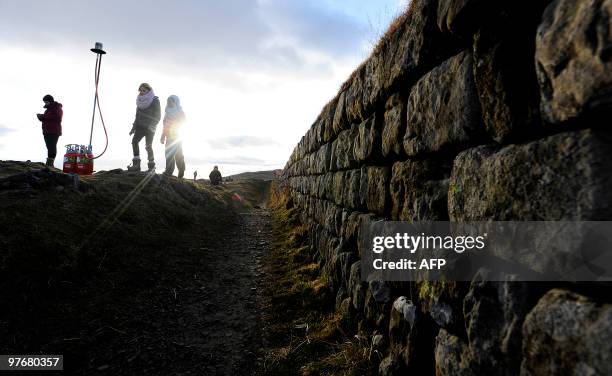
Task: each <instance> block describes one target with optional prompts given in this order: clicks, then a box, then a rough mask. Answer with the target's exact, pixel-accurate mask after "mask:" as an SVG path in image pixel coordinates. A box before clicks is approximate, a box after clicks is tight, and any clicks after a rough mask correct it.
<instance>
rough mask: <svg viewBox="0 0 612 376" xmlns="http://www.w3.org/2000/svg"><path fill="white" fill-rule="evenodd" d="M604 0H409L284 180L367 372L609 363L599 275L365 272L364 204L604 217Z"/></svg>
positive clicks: (607, 203) (372, 210)
mask: <svg viewBox="0 0 612 376" xmlns="http://www.w3.org/2000/svg"><path fill="white" fill-rule="evenodd" d="M611 16H612V0H554V1H553V0H535V1H531V2H528V3H525V2H519V1H512V0H500V1H495V2H493V1H488V0H413V1H412V2H411V5H410V8H409V9H408V11H407V12H406V14H405V15H403V16H402V17H400V18H399V19H398V20H397V22H396V23H395V24H394V25H392V27H391V29H390V30H389V31H388V32H387V34H386V35H385V36H384V38H383V39H382V40H381V42H380V44H379V45H378V46H377V48H376V49H375V51H374V52H373V54H372V56H371V57H370V58H369V59H368V60H367V61H365V62H364V63H363V64H362V65H361V66H360V67H359V68H358V69H357V70H356V71H355V72H354V74H353V75H352V76H351V77H350V78H349V80H348V81H347V82H346V83H345V84H344V85H343V87H342V89H341V91H340V93H339V94H338V95H337V96H336V97H334V98H333V99H332V100H331V101H330V102H329V103H328V104H327V105H326V106H325V107H324V108H323V110H322V112H321V114H320V115H319V117H318V118H317V119H316V121H315V122H314V123H313V124H312V126H311V128H310V129H309V130H308V132H307V133H306V134H305V135H304V136H303V137H302V139H301V140H300V142H299V143H298V145H297V146H296V147H295V149H294V151H293V153H292V154H291V156H290V158H289V161H288V162H287V164H286V166H285V168H284V171H283V175H282V179H281V180H282V185H283V186H284V187H286V188H287V189H288V190H289V192H290V194H291V196H292V198H293V200H292V201H293V203H294V205H296V206H297V207H299V208H300V209H301V213H302V218H301V220H302V221H303V223H304V224H306V225H307V226H308V229H309V242H310V245H311V248H312V250H313V255H314V257H316V259H317V260H318V262H320V264H321V265H322V266H323V268H324V270H325V272H326V273H327V274H328V275H329V277H330V281H331V284H332V286H331V288H332V289H333V290H334V293H335V295H336V307H337V309H338V310H339V311H340V312H341V313H342V314H343V315H344V317H345V319H346V323H347V324H346V325H348V326H349V327H351V328H352V329H353V330H355V331H356V332H357V333H359V335H361V336H367V337H368V338H369V339H370V340H371V341H372V346H373V347H374V348H376V349H377V350H378V353H379V354H383V356H382V357H381V359H379V361H380V367H379V370H380V373H381V374H384V375H387V374H403V372H406V371H412V372H416V374H434V373H435V374H437V375H475V374H487V375H515V374H521V375H548V374H584V375H609V374H612V361H610V359H612V345H611V343H612V342H610V341H609V340H607V338H610V335H611V334H612V298H611V297H610V295H609V293H606V291H608V292H609V290H608V289H609V286H604V285H601V284H597V285H596V284H586V285H584V284H579V285H569V284H566V285H554V284H549V285H545V284H541V283H537V284H536V283H531V284H530V283H524V282H519V281H515V280H513V278H512V276H508V277H507V281H505V282H497V283H493V282H487V281H486V272H485V271H483V272H482V273H483V274H482V275H479V276H478V277H476V278H475V279H474V281H472V283H468V284H465V283H453V282H446V283H441V282H439V283H418V284H408V283H386V282H381V281H372V282H369V283H364V282H362V281H361V279H360V268H361V266H360V261H359V250H358V244H357V240H356V239H357V237H358V232H359V226H360V224H361V223H362V222H363V221H370V220H376V219H393V220H404V221H420V220H453V221H459V220H610V219H612V131H611V130H610V127H609V123H610V119H611V117H610V114H611V113H612V111H611V110H612V59H611V58H612V26H611V25H612V24H611V23H610V17H611Z"/></svg>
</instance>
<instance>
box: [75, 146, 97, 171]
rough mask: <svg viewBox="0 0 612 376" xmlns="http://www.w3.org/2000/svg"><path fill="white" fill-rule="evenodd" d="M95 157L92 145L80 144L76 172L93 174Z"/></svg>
mask: <svg viewBox="0 0 612 376" xmlns="http://www.w3.org/2000/svg"><path fill="white" fill-rule="evenodd" d="M93 158H94V156H93V153H92V150H91V147H87V146H85V145H80V146H79V154H78V156H77V162H76V173H77V174H79V175H91V174H93Z"/></svg>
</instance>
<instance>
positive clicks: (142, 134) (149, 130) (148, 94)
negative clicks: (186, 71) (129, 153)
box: [128, 83, 161, 171]
mask: <svg viewBox="0 0 612 376" xmlns="http://www.w3.org/2000/svg"><path fill="white" fill-rule="evenodd" d="M160 118H161V105H160V104H159V98H158V97H156V96H155V93H154V92H153V88H152V87H151V85H149V84H147V83H143V84H140V86H139V87H138V96H137V97H136V119H135V120H134V124H133V125H132V130H131V131H130V135H134V137H133V138H132V150H133V152H134V158H133V159H132V165H131V166H128V171H140V148H139V147H138V144H139V143H140V141H141V140H142V139H143V138H144V139H145V145H146V150H147V158H148V160H149V164H148V169H149V171H155V157H154V155H153V138H154V137H155V129H156V128H157V123H159V120H160Z"/></svg>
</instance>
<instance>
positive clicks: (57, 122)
mask: <svg viewBox="0 0 612 376" xmlns="http://www.w3.org/2000/svg"><path fill="white" fill-rule="evenodd" d="M43 102H44V103H45V113H44V114H36V117H38V120H40V121H41V122H42V132H43V137H44V138H45V145H47V161H46V163H45V164H46V165H47V166H53V161H55V157H56V156H57V140H58V139H59V137H60V136H61V135H62V117H63V116H64V111H63V110H62V104H61V103H59V102H56V101H55V100H54V99H53V97H52V96H51V95H49V94H47V95H45V96H44V97H43Z"/></svg>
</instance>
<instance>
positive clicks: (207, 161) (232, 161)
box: [186, 155, 282, 167]
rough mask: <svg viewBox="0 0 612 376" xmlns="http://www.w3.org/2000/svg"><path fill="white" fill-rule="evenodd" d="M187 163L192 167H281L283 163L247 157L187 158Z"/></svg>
mask: <svg viewBox="0 0 612 376" xmlns="http://www.w3.org/2000/svg"><path fill="white" fill-rule="evenodd" d="M186 159H187V163H188V164H190V165H219V166H223V165H241V166H263V167H266V166H279V165H281V164H282V163H280V162H278V163H276V162H271V161H266V160H263V159H260V158H253V157H245V156H241V155H234V156H227V157H220V158H215V157H210V156H207V157H203V158H202V157H200V158H186Z"/></svg>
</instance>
